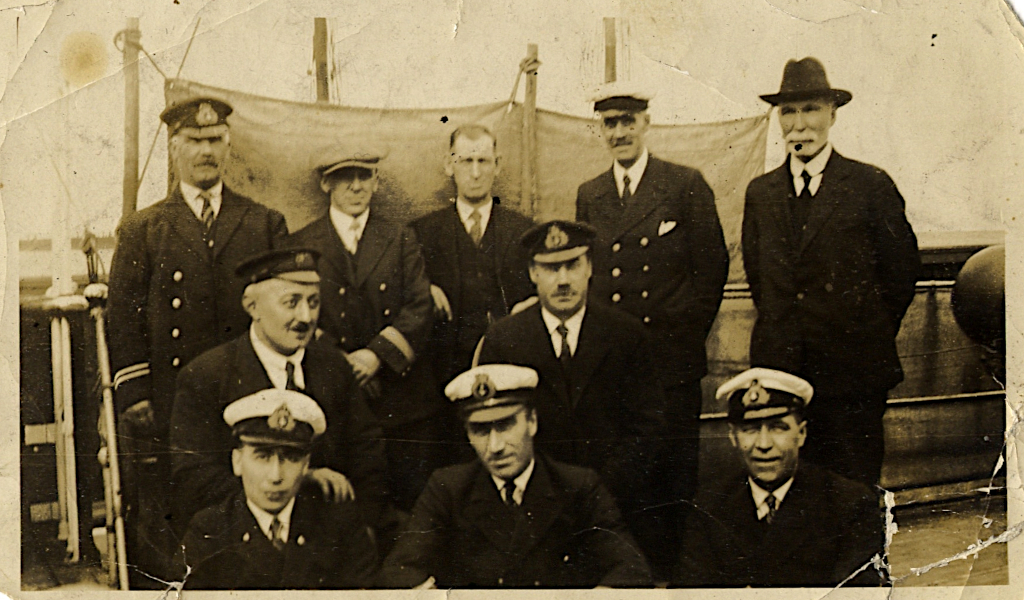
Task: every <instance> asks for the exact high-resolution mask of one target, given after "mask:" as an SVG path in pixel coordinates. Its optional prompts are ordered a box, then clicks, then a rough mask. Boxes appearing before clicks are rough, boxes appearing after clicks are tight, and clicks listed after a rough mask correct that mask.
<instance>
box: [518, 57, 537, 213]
mask: <svg viewBox="0 0 1024 600" xmlns="http://www.w3.org/2000/svg"><path fill="white" fill-rule="evenodd" d="M537 56H538V54H537V44H527V46H526V57H527V59H528V60H530V61H531V62H532V61H536V60H537ZM522 148H523V179H522V184H521V187H522V190H521V194H522V197H523V201H524V203H525V205H526V206H528V207H530V214H531V215H534V216H536V215H537V211H538V209H539V208H540V207H539V206H538V203H539V198H538V197H537V71H536V70H532V69H531V70H529V71H527V72H526V94H525V96H524V98H523V140H522Z"/></svg>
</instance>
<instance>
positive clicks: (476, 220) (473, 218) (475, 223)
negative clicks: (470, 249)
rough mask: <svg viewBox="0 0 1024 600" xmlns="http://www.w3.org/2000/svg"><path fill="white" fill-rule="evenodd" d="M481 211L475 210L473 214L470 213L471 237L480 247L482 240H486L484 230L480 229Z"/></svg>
mask: <svg viewBox="0 0 1024 600" xmlns="http://www.w3.org/2000/svg"><path fill="white" fill-rule="evenodd" d="M480 219H481V216H480V211H478V210H477V209H475V208H474V209H473V212H471V213H469V222H470V226H469V237H471V238H473V243H474V244H476V245H477V246H479V245H480V240H482V239H483V238H484V233H483V229H482V228H481V227H480Z"/></svg>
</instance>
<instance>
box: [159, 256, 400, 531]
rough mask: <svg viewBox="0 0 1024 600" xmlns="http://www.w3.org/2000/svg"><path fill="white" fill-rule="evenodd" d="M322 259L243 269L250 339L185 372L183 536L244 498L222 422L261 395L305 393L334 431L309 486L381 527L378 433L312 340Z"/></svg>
mask: <svg viewBox="0 0 1024 600" xmlns="http://www.w3.org/2000/svg"><path fill="white" fill-rule="evenodd" d="M317 259H318V254H317V253H316V251H314V250H308V249H303V248H296V249H290V250H289V249H282V250H273V251H269V252H265V253H262V254H258V255H256V256H254V257H252V258H250V259H249V260H247V261H246V262H244V263H242V264H241V265H239V266H238V269H237V271H236V274H237V275H238V277H240V278H242V279H243V280H244V281H245V282H246V283H247V284H248V285H247V286H246V288H245V292H244V294H243V296H242V305H243V306H244V308H245V310H246V312H247V313H249V315H250V317H251V318H252V324H251V326H250V327H249V331H248V332H246V333H244V334H242V335H241V336H240V337H238V338H236V339H234V340H232V341H230V342H227V343H225V344H222V345H220V346H217V347H216V348H213V349H212V350H209V351H207V352H205V353H203V354H202V355H200V356H199V357H198V358H196V359H195V360H194V361H192V362H191V363H189V365H188V366H187V367H186V368H185V369H183V370H182V372H181V375H180V376H179V377H178V386H177V394H176V396H175V399H174V410H173V413H172V416H171V444H172V446H173V447H174V457H173V473H172V479H171V483H172V488H171V489H172V491H173V494H174V505H173V510H172V517H173V520H172V523H173V525H174V526H175V528H176V529H177V530H178V531H183V530H184V528H185V527H186V526H187V525H188V522H189V520H190V519H191V517H192V515H193V514H195V512H196V511H198V510H200V509H202V508H204V507H206V506H212V505H216V504H218V503H220V502H222V501H224V500H225V499H227V498H229V497H230V496H232V495H233V494H235V493H237V492H239V491H240V487H239V480H238V479H237V478H236V477H234V476H232V473H231V469H230V465H231V461H230V460H229V457H230V455H231V451H232V449H233V448H234V440H233V439H232V436H231V428H230V427H228V426H226V425H225V424H224V421H223V420H222V419H221V414H222V413H223V411H224V409H225V408H226V407H227V406H228V405H230V404H231V403H232V402H234V401H235V400H238V399H239V398H242V397H245V396H249V395H251V394H254V393H256V392H259V391H260V390H268V389H277V390H294V391H300V392H302V393H304V394H305V395H307V396H309V397H310V398H312V399H313V400H315V401H316V403H317V404H319V406H320V407H321V409H322V410H323V411H324V414H325V415H326V418H327V423H329V426H328V428H327V430H326V433H325V434H324V435H323V436H320V437H318V438H317V439H316V440H315V441H313V443H312V447H311V450H310V462H309V464H310V469H309V471H308V472H307V473H306V474H305V477H304V478H305V479H306V480H308V481H309V482H311V483H314V484H316V485H317V486H318V487H319V488H320V490H321V492H322V496H323V498H322V500H321V502H325V503H332V502H333V503H344V502H354V503H355V504H356V506H358V507H359V508H360V509H361V510H362V511H363V515H364V517H365V519H366V522H368V523H370V524H375V523H376V522H377V518H378V516H379V514H380V511H381V507H382V505H383V502H384V489H383V478H384V470H385V461H384V449H383V447H382V442H381V435H382V434H381V429H380V425H379V424H378V422H377V420H376V419H375V418H374V416H373V414H372V413H371V412H370V410H369V408H368V407H367V405H366V402H365V400H364V398H363V393H362V391H361V389H360V387H359V383H358V381H357V380H356V377H355V376H354V375H353V373H352V369H351V368H350V367H349V366H348V362H347V361H346V360H345V357H344V356H343V355H342V354H341V353H340V352H338V351H337V349H335V348H334V347H332V345H331V344H328V343H326V342H323V341H321V340H317V339H315V336H314V333H315V331H316V324H317V317H318V315H319V312H320V277H319V276H318V275H317V272H316V267H317Z"/></svg>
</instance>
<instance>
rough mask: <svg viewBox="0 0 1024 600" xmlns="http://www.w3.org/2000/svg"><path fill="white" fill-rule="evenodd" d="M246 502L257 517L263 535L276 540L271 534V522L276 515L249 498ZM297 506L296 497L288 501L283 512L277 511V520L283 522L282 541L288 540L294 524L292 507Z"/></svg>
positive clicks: (280, 535) (279, 535)
mask: <svg viewBox="0 0 1024 600" xmlns="http://www.w3.org/2000/svg"><path fill="white" fill-rule="evenodd" d="M245 504H246V505H247V506H248V507H249V512H251V513H252V516H254V517H256V523H258V524H259V526H260V529H262V530H263V535H265V536H267V539H268V540H270V541H274V538H273V537H272V536H271V535H270V524H271V523H273V521H274V516H275V515H272V514H270V513H268V512H267V511H265V510H263V509H262V508H260V507H258V506H256V505H255V504H253V503H252V501H251V500H249V499H248V498H246V499H245ZM294 508H295V498H292V499H291V500H289V501H288V504H286V505H285V507H284V508H282V509H281V512H279V513H277V515H276V516H277V520H278V521H280V522H281V531H280V533H279V534H278V537H279V538H280V539H281V541H282V542H287V541H288V532H289V530H290V529H291V525H292V509H294Z"/></svg>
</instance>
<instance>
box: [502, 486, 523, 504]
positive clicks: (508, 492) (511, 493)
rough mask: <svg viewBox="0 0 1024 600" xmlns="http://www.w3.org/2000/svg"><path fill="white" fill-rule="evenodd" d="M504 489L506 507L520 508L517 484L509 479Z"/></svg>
mask: <svg viewBox="0 0 1024 600" xmlns="http://www.w3.org/2000/svg"><path fill="white" fill-rule="evenodd" d="M502 489H503V490H504V492H505V506H507V507H509V508H516V507H517V506H519V505H518V504H516V482H515V481H512V480H511V479H508V480H506V481H505V487H504V488H502Z"/></svg>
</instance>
